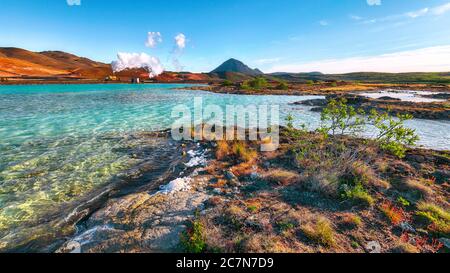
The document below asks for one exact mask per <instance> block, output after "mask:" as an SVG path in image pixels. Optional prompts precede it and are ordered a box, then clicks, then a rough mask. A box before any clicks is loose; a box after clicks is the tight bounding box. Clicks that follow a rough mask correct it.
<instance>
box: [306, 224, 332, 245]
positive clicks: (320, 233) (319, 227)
mask: <svg viewBox="0 0 450 273" xmlns="http://www.w3.org/2000/svg"><path fill="white" fill-rule="evenodd" d="M301 230H302V232H303V233H304V234H305V236H306V237H308V238H309V239H311V240H313V241H315V242H317V243H318V244H321V245H323V246H326V247H332V246H334V245H335V244H336V241H335V238H334V229H333V227H332V224H331V222H330V221H329V220H328V219H326V218H323V217H319V218H318V219H317V220H316V221H314V222H312V223H308V224H305V225H304V226H302V228H301Z"/></svg>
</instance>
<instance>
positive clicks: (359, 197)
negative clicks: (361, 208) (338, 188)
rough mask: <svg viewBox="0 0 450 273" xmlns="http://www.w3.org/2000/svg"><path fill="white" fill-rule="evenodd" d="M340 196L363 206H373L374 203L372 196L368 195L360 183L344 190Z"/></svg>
mask: <svg viewBox="0 0 450 273" xmlns="http://www.w3.org/2000/svg"><path fill="white" fill-rule="evenodd" d="M341 197H342V198H343V199H346V200H350V201H352V202H353V203H354V204H362V205H365V206H373V204H374V203H375V200H374V199H373V197H372V196H370V194H369V193H368V192H367V191H366V189H365V188H364V186H363V185H362V184H357V185H356V186H354V187H352V188H350V189H347V190H344V191H343V193H342V195H341Z"/></svg>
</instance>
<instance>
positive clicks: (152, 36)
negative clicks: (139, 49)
mask: <svg viewBox="0 0 450 273" xmlns="http://www.w3.org/2000/svg"><path fill="white" fill-rule="evenodd" d="M161 42H162V36H161V33H160V32H149V33H148V34H147V41H146V42H145V46H146V47H149V48H154V47H155V46H156V45H157V44H158V43H161Z"/></svg>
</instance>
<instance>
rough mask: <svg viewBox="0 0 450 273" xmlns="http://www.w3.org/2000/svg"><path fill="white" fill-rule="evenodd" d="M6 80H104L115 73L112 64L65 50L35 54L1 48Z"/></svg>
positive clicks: (0, 66) (16, 49) (2, 65)
mask: <svg viewBox="0 0 450 273" xmlns="http://www.w3.org/2000/svg"><path fill="white" fill-rule="evenodd" d="M0 57H2V60H1V62H0V70H2V72H3V73H2V74H3V75H4V76H3V77H13V76H16V77H17V76H22V77H23V76H29V77H31V76H33V77H50V76H64V77H79V78H86V79H102V78H104V77H106V76H108V75H111V74H112V70H111V65H109V64H104V63H100V62H95V61H92V60H90V59H87V58H83V57H78V56H76V55H73V54H69V53H65V52H61V51H44V52H32V51H29V50H25V49H20V48H13V47H7V48H0Z"/></svg>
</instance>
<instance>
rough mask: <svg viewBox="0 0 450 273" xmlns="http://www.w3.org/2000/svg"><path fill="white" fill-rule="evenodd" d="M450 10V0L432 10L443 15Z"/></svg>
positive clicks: (435, 13)
mask: <svg viewBox="0 0 450 273" xmlns="http://www.w3.org/2000/svg"><path fill="white" fill-rule="evenodd" d="M448 11H450V2H449V3H447V4H444V5H441V6H437V7H434V8H433V9H432V10H431V12H432V13H433V14H434V15H442V14H444V13H446V12H448Z"/></svg>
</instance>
